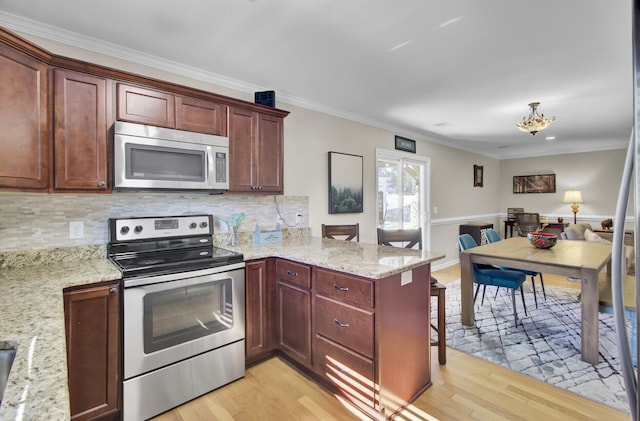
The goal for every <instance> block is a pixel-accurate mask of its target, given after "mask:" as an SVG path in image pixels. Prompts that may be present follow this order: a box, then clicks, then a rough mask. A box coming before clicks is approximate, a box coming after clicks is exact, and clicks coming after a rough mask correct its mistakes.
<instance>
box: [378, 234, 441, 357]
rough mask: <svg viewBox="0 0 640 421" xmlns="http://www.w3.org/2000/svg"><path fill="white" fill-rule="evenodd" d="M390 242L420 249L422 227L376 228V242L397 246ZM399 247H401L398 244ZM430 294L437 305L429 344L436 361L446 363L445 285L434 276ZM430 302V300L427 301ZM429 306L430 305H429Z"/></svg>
mask: <svg viewBox="0 0 640 421" xmlns="http://www.w3.org/2000/svg"><path fill="white" fill-rule="evenodd" d="M392 243H402V244H404V247H405V248H413V247H414V246H415V245H416V244H417V245H418V248H419V249H420V250H422V228H418V229H407V230H383V229H381V228H378V244H380V245H386V246H392V247H398V246H396V245H394V244H392ZM399 247H402V245H400V246H399ZM430 281H431V294H430V297H429V299H431V298H433V297H436V303H437V305H438V317H437V320H438V324H437V325H434V324H433V322H431V326H430V328H431V329H433V330H434V331H435V332H436V334H437V335H436V338H437V339H436V340H434V339H431V346H437V347H438V363H440V364H446V363H447V339H446V333H447V332H446V330H445V323H446V322H445V310H446V308H445V295H444V293H445V290H446V289H447V287H445V286H444V285H442V284H441V283H439V282H438V280H437V279H436V278H434V277H433V276H432V277H431V280H430ZM429 304H431V302H429ZM429 308H431V305H429Z"/></svg>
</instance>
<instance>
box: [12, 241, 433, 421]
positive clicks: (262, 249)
mask: <svg viewBox="0 0 640 421" xmlns="http://www.w3.org/2000/svg"><path fill="white" fill-rule="evenodd" d="M229 248H232V247H229ZM91 249H92V250H91V252H89V253H87V251H86V250H87V247H79V248H78V251H77V252H76V253H67V254H68V255H67V256H66V257H65V258H64V259H61V260H56V254H57V253H58V252H57V249H52V250H51V253H49V254H50V256H48V255H47V252H46V251H42V250H40V251H39V253H38V254H39V257H38V259H37V261H32V262H30V265H27V264H25V262H24V259H20V258H16V257H15V256H8V255H10V254H11V253H3V256H0V261H1V263H2V269H0V305H1V306H2V308H3V309H4V310H3V317H2V318H1V319H0V341H8V342H7V343H5V344H8V345H11V346H16V347H17V350H18V352H17V354H16V359H15V362H14V364H13V368H12V370H11V373H10V376H9V381H8V386H7V389H6V391H5V394H4V398H3V401H2V404H1V405H0V418H2V419H11V420H13V419H17V418H21V419H25V420H28V419H39V418H41V417H42V416H44V415H45V414H46V415H47V416H49V417H52V418H54V419H68V418H69V413H70V411H69V401H68V385H67V376H66V374H67V373H66V370H67V365H66V354H65V330H64V325H65V321H64V311H63V288H67V287H70V286H75V285H81V284H92V283H96V282H103V281H109V280H113V279H116V278H117V277H118V276H119V273H118V271H117V270H116V269H115V267H114V266H113V265H112V264H111V263H110V262H109V261H108V260H107V259H106V252H105V250H104V249H103V248H101V247H97V248H96V247H91ZM233 249H235V250H237V251H240V252H242V253H243V254H244V255H245V259H246V260H247V280H246V281H247V294H249V289H250V288H251V282H252V279H251V275H250V272H249V268H251V267H252V266H251V265H252V264H253V263H260V264H261V263H263V262H264V263H265V265H266V267H267V268H273V275H274V277H273V278H272V279H270V280H269V279H267V280H268V281H269V282H268V286H270V287H273V288H275V291H269V290H266V292H268V296H267V297H265V299H267V304H268V305H267V307H266V310H267V311H268V314H267V319H268V320H270V323H273V324H272V326H273V327H277V325H276V322H277V320H272V319H271V316H273V315H275V316H276V317H277V315H278V314H281V315H283V316H285V319H284V320H283V319H280V323H279V324H280V325H281V326H287V323H291V322H300V320H295V319H293V318H291V317H288V318H287V317H286V316H287V314H288V312H289V311H290V310H291V307H290V306H288V305H287V304H290V303H291V302H292V301H293V300H295V299H297V298H298V297H300V296H302V297H304V299H303V302H304V303H305V305H307V304H308V307H305V310H306V311H308V313H307V315H308V317H309V318H310V319H309V320H307V321H305V324H304V326H305V327H306V328H307V329H308V330H307V331H306V334H307V335H308V336H307V337H305V338H304V340H305V341H308V342H306V343H305V345H306V346H308V348H307V349H306V350H304V351H305V352H307V354H305V352H303V353H302V354H303V355H306V356H307V357H309V358H308V359H307V360H306V361H305V360H304V358H301V355H300V354H299V353H297V351H299V350H298V349H297V348H296V347H295V345H297V344H299V342H297V341H298V339H299V338H298V337H297V333H298V332H299V331H297V330H296V332H295V333H296V335H287V332H285V331H283V330H282V329H279V328H278V329H275V331H274V333H273V336H274V337H276V338H275V339H276V343H273V344H270V343H269V341H267V343H268V344H269V345H268V347H267V350H268V348H269V347H271V346H273V348H274V349H276V348H278V349H281V350H282V352H283V354H284V355H285V356H287V357H288V358H289V359H290V360H292V361H293V362H295V363H296V365H297V366H298V367H300V368H303V369H306V370H308V371H309V372H310V373H311V374H314V373H315V377H316V378H317V379H318V380H320V381H322V382H323V383H325V384H326V385H329V386H331V384H333V385H334V387H337V388H339V384H340V383H339V382H340V381H346V382H350V381H353V379H342V380H341V379H340V376H342V375H344V374H345V373H347V371H339V370H340V369H343V368H345V367H346V368H349V369H353V368H354V367H355V365H354V364H357V368H358V372H361V370H360V369H361V368H362V369H363V370H364V372H365V374H364V377H365V378H367V379H368V381H367V382H365V383H367V384H368V387H370V388H371V390H372V395H371V396H369V397H368V398H369V399H370V401H369V404H368V405H367V406H370V407H371V408H375V410H376V411H380V410H382V411H383V413H384V414H385V415H387V412H384V410H385V405H381V403H382V402H390V401H392V400H393V399H394V398H395V397H397V396H399V397H401V398H403V397H404V396H405V395H407V396H409V397H411V396H414V395H416V394H419V393H420V392H421V391H422V390H423V389H424V388H426V387H428V386H429V385H430V367H429V366H430V361H429V358H430V344H429V328H428V326H429V313H428V310H429V309H428V306H427V304H426V303H428V301H429V300H428V298H427V297H428V296H429V289H428V288H429V283H428V282H427V281H426V280H427V279H429V273H430V263H431V262H432V261H435V260H438V259H441V258H444V254H443V253H439V252H429V251H419V250H407V249H401V248H393V247H387V246H378V245H374V244H365V243H351V242H344V241H339V240H324V239H320V238H313V237H306V238H300V239H291V240H285V241H284V242H282V243H271V244H253V243H245V244H241V246H240V247H237V248H233ZM17 254H20V253H17ZM74 255H75V256H76V257H75V260H74V258H73V256H74ZM70 256H71V257H70ZM69 260H72V261H69ZM11 266H18V267H11ZM305 270H308V272H307V274H308V275H309V277H308V279H304V278H305V272H304V271H305ZM269 273H271V272H269ZM276 274H277V276H275V275H276ZM267 278H268V277H267ZM327 285H328V288H326V286H327ZM347 291H349V292H353V293H354V295H353V296H352V297H351V298H350V297H349V296H348V294H347V296H345V293H347ZM270 297H271V298H273V301H272V300H271V298H270ZM247 302H248V304H251V303H252V301H250V298H249V297H248V298H247ZM278 303H280V305H279V306H278ZM414 303H420V304H419V305H418V306H417V307H416V308H417V310H415V311H414V310H412V306H414V305H415V304H414ZM294 308H299V307H294ZM255 310H256V309H249V307H248V308H247V313H248V316H249V313H250V311H255ZM351 315H354V318H353V319H352V320H353V322H352V323H351V326H350V327H346V326H344V322H343V320H341V319H340V317H350V316H351ZM327 320H328V322H327ZM336 320H337V322H336ZM407 321H411V322H412V323H410V324H406V322H407ZM249 323H250V320H247V336H248V337H249V334H250V333H251V332H250V331H249ZM340 323H341V324H342V325H343V326H340V325H339V324H340ZM363 326H365V327H366V328H367V329H369V333H368V335H364V337H363V335H360V334H357V335H352V336H349V335H345V334H344V331H355V330H356V329H361V328H362V327H363ZM295 328H296V329H298V328H299V325H298V326H295ZM303 330H304V329H303ZM269 334H270V335H271V334H272V333H271V332H269ZM292 340H293V342H292ZM410 341H414V342H415V343H417V344H418V345H416V346H413V347H409V346H405V345H403V344H405V343H408V342H410ZM248 342H249V339H247V343H248ZM287 346H290V347H289V348H287ZM406 352H411V353H414V354H416V356H419V358H417V357H416V358H415V361H413V362H412V361H411V360H409V359H408V358H407V357H406V355H405V353H406ZM320 356H327V357H328V358H327V359H326V360H325V359H323V358H320ZM329 357H330V358H332V360H330V359H329ZM328 361H334V363H335V364H336V367H329V366H328V365H327V362H328ZM407 364H411V365H413V364H415V365H416V367H419V370H418V369H413V368H409V367H408V366H407ZM399 367H402V369H401V370H399V369H398V368H399ZM408 377H416V379H415V381H411V382H408V381H407V378H408ZM371 380H373V382H370V381H371ZM378 386H380V388H379V389H378ZM407 386H408V387H407ZM378 390H379V393H380V395H379V396H377V392H376V394H374V393H373V391H378ZM385 393H386V394H387V395H385ZM387 407H388V408H392V407H393V405H391V404H389V405H388V406H387ZM363 409H365V410H366V408H363ZM391 410H393V409H391Z"/></svg>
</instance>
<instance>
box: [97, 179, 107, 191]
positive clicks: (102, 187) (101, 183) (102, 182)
mask: <svg viewBox="0 0 640 421" xmlns="http://www.w3.org/2000/svg"><path fill="white" fill-rule="evenodd" d="M98 187H100V188H101V189H104V188H105V187H107V182H106V181H104V180H100V181H98Z"/></svg>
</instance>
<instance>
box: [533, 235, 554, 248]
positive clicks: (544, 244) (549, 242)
mask: <svg viewBox="0 0 640 421" xmlns="http://www.w3.org/2000/svg"><path fill="white" fill-rule="evenodd" d="M527 238H528V239H529V242H530V243H531V245H532V246H534V247H535V248H539V249H550V248H551V247H553V246H555V245H556V243H557V242H558V236H557V235H555V234H549V233H547V232H530V233H528V234H527Z"/></svg>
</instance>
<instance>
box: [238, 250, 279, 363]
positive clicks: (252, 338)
mask: <svg viewBox="0 0 640 421" xmlns="http://www.w3.org/2000/svg"><path fill="white" fill-rule="evenodd" d="M274 267H275V259H262V260H254V261H250V262H247V264H246V267H245V297H246V305H245V308H246V319H245V325H246V329H245V344H246V362H247V364H248V365H249V364H254V363H256V362H258V361H261V360H264V359H266V358H268V357H269V356H271V355H272V354H273V351H274V350H275V349H276V339H275V328H274V323H275V319H276V318H275V301H276V288H275V280H274V276H273V272H274Z"/></svg>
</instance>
